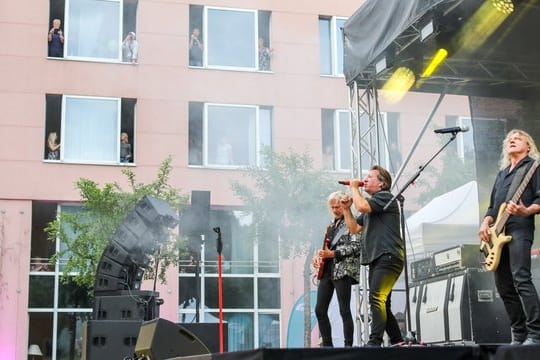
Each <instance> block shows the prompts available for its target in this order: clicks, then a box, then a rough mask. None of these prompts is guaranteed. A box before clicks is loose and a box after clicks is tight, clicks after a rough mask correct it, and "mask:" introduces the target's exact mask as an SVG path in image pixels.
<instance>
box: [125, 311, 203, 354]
mask: <svg viewBox="0 0 540 360" xmlns="http://www.w3.org/2000/svg"><path fill="white" fill-rule="evenodd" d="M135 354H136V355H137V356H139V357H142V356H146V358H147V359H148V360H161V359H169V358H173V357H178V356H189V355H202V354H210V350H208V348H207V347H206V345H204V343H203V342H202V341H201V340H199V338H197V337H196V336H195V335H194V334H193V333H192V332H191V331H189V330H187V329H185V328H184V327H182V326H180V325H177V324H175V323H173V322H170V321H168V320H165V319H154V320H150V321H146V322H144V323H143V324H142V325H141V329H140V332H139V337H138V339H137V343H136V345H135Z"/></svg>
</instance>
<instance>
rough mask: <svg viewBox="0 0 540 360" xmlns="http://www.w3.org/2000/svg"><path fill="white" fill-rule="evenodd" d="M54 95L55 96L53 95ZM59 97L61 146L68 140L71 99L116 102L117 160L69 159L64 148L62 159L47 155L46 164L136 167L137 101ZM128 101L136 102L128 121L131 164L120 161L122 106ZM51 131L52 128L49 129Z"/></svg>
mask: <svg viewBox="0 0 540 360" xmlns="http://www.w3.org/2000/svg"><path fill="white" fill-rule="evenodd" d="M51 95H53V94H51ZM58 96H61V100H60V103H61V109H60V121H59V125H60V129H59V131H57V132H58V133H59V138H60V144H62V143H64V142H65V139H66V124H67V123H68V122H69V119H67V118H66V111H67V103H68V100H69V99H83V100H95V101H101V100H105V101H114V102H115V103H116V120H115V121H116V124H115V131H116V139H117V141H116V147H115V155H114V157H115V159H116V160H114V161H110V160H104V161H100V160H85V159H67V160H66V155H65V149H63V148H62V147H63V146H62V147H61V148H60V158H59V159H58V160H49V159H47V156H46V154H45V156H44V158H43V161H44V162H51V163H66V164H91V165H122V166H135V161H134V160H135V156H134V145H135V144H134V141H135V136H134V135H135V133H136V129H135V127H136V121H135V118H136V104H137V103H136V99H130V98H121V97H106V96H86V95H70V94H59V95H58ZM127 100H135V102H134V103H133V118H132V119H128V121H129V122H130V123H131V124H129V127H130V128H132V129H133V131H132V134H131V137H130V144H131V152H132V161H131V162H121V161H120V148H121V142H120V134H121V133H122V130H123V128H122V120H123V119H122V104H123V102H124V101H127ZM48 121H49V119H48V117H47V116H46V118H45V122H46V126H45V128H46V129H47V128H49V126H48V124H47V122H48ZM49 130H50V128H49ZM47 132H48V131H46V133H45V147H46V146H47V136H48V133H47Z"/></svg>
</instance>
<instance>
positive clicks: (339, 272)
mask: <svg viewBox="0 0 540 360" xmlns="http://www.w3.org/2000/svg"><path fill="white" fill-rule="evenodd" d="M343 196H345V193H343V192H340V191H336V192H334V193H332V194H330V196H328V209H329V210H330V213H331V214H332V216H333V218H334V219H333V221H332V222H331V223H330V225H328V227H327V230H326V234H325V236H324V239H323V247H322V250H319V251H318V253H317V255H316V256H314V257H313V260H312V265H313V267H314V268H315V269H317V270H318V272H319V285H318V287H317V304H316V305H315V315H316V316H317V322H318V323H319V331H320V333H321V338H322V343H321V347H333V346H334V344H333V343H332V329H331V326H330V319H329V318H328V307H329V305H330V300H332V295H333V294H334V290H335V291H336V295H337V300H338V304H339V313H340V315H341V319H342V320H343V338H344V340H345V342H344V345H345V346H346V347H350V346H352V345H353V336H354V321H353V317H352V314H351V306H350V305H351V287H352V285H354V284H358V278H359V270H360V259H359V257H358V255H359V253H360V243H359V242H358V241H357V240H356V238H355V237H354V236H350V235H349V230H348V229H347V226H346V225H345V221H344V220H343V210H342V206H341V202H340V201H341V198H342V197H343Z"/></svg>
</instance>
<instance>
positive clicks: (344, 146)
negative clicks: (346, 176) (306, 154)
mask: <svg viewBox="0 0 540 360" xmlns="http://www.w3.org/2000/svg"><path fill="white" fill-rule="evenodd" d="M380 115H381V118H382V127H381V129H383V131H382V132H381V133H380V135H379V141H376V138H375V133H374V132H373V131H371V130H370V124H369V119H368V117H367V115H366V114H365V113H364V114H362V115H361V116H360V124H359V131H360V134H361V135H362V136H363V137H362V139H360V146H359V145H358V144H355V145H354V153H355V154H359V153H361V161H362V169H363V171H367V170H368V169H369V168H370V167H371V165H372V164H374V163H380V165H382V166H383V167H385V168H388V164H389V151H388V146H387V144H388V141H387V140H386V139H387V137H388V134H389V132H388V122H387V120H386V114H384V113H381V114H380ZM321 129H322V163H323V169H325V170H334V171H342V172H346V171H347V172H350V171H351V169H352V165H351V162H352V158H351V156H352V150H353V149H352V135H351V115H350V112H349V111H347V110H333V109H322V111H321ZM376 144H378V145H379V149H377V151H378V152H379V153H380V159H381V160H380V161H377V160H376V159H372V158H371V156H370V152H371V151H372V149H373V146H375V145H376ZM359 149H361V150H360V152H359Z"/></svg>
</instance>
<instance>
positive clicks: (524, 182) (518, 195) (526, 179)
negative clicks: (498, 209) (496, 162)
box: [495, 159, 540, 235]
mask: <svg viewBox="0 0 540 360" xmlns="http://www.w3.org/2000/svg"><path fill="white" fill-rule="evenodd" d="M539 161H540V159H537V160H535V162H534V163H533V164H532V165H531V168H530V169H529V171H527V174H526V175H525V177H524V178H523V180H522V181H521V183H520V184H519V186H518V188H517V190H516V192H515V193H514V196H512V199H510V201H512V202H513V203H517V202H518V201H519V199H521V195H523V192H524V191H525V188H526V187H527V185H529V182H530V181H531V179H532V177H533V175H534V174H535V172H536V169H537V168H538V165H539V164H540V163H539ZM509 217H510V214H509V213H507V212H506V211H503V213H502V215H501V216H500V219H498V220H497V225H496V226H495V234H497V235H499V234H500V233H502V232H503V230H504V227H505V225H506V222H507V221H508V218H509Z"/></svg>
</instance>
